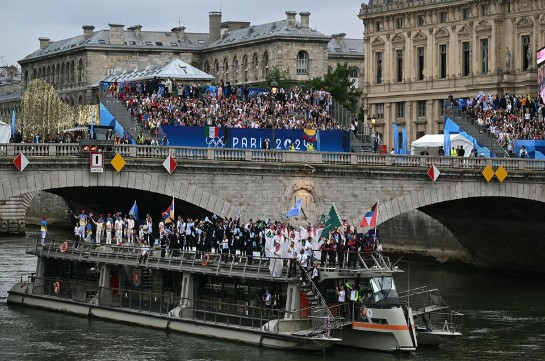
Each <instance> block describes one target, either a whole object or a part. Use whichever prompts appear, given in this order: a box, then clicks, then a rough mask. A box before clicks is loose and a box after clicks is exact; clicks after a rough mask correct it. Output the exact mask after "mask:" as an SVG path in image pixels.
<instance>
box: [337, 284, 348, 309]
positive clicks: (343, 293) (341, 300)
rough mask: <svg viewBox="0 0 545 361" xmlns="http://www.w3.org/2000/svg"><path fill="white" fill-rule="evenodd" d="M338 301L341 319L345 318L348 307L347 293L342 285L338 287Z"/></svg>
mask: <svg viewBox="0 0 545 361" xmlns="http://www.w3.org/2000/svg"><path fill="white" fill-rule="evenodd" d="M337 301H338V303H339V314H340V316H341V317H344V314H345V307H346V304H345V303H346V291H345V290H344V286H343V285H342V283H341V284H340V285H339V287H337Z"/></svg>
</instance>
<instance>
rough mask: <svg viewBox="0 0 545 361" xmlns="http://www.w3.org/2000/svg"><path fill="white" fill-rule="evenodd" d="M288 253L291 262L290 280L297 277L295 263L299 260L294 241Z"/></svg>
mask: <svg viewBox="0 0 545 361" xmlns="http://www.w3.org/2000/svg"><path fill="white" fill-rule="evenodd" d="M286 253H287V256H288V258H289V262H290V264H289V266H288V278H289V277H297V266H296V264H295V261H296V260H297V250H296V249H295V243H294V242H293V241H291V242H290V245H289V247H288V250H287V252H286Z"/></svg>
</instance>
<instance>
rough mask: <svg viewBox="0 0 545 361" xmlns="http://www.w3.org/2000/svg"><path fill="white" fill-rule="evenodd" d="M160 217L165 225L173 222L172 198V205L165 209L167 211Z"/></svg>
mask: <svg viewBox="0 0 545 361" xmlns="http://www.w3.org/2000/svg"><path fill="white" fill-rule="evenodd" d="M162 216H163V221H164V222H165V224H168V223H170V222H172V221H174V198H172V203H171V204H170V206H169V207H168V208H167V210H166V211H164V212H163V214H162Z"/></svg>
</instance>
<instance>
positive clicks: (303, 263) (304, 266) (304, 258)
mask: <svg viewBox="0 0 545 361" xmlns="http://www.w3.org/2000/svg"><path fill="white" fill-rule="evenodd" d="M297 262H299V264H300V265H301V268H302V269H303V270H306V269H307V265H308V264H307V263H308V257H307V255H306V254H305V250H304V249H302V248H301V250H300V251H299V255H297Z"/></svg>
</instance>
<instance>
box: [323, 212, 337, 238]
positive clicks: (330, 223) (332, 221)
mask: <svg viewBox="0 0 545 361" xmlns="http://www.w3.org/2000/svg"><path fill="white" fill-rule="evenodd" d="M340 226H341V216H339V213H338V212H337V208H335V204H333V205H332V206H331V209H330V210H329V214H328V215H327V218H326V221H325V224H324V229H323V230H322V235H323V236H325V237H328V236H329V231H332V230H333V228H335V227H340Z"/></svg>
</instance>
